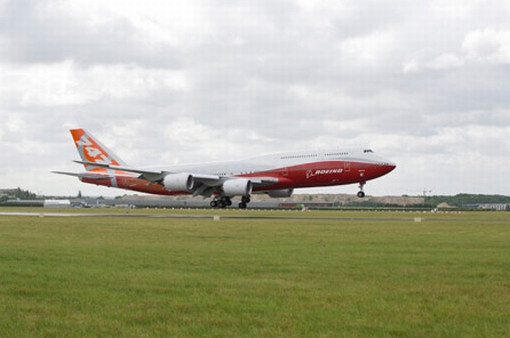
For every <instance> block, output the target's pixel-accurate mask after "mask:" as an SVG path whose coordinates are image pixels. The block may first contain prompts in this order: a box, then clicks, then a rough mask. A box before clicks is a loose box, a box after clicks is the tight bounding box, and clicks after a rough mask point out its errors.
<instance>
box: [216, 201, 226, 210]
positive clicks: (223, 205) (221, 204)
mask: <svg viewBox="0 0 510 338" xmlns="http://www.w3.org/2000/svg"><path fill="white" fill-rule="evenodd" d="M226 206H227V203H225V202H223V201H221V200H220V201H218V208H220V209H223V208H225V207H226Z"/></svg>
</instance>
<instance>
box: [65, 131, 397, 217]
mask: <svg viewBox="0 0 510 338" xmlns="http://www.w3.org/2000/svg"><path fill="white" fill-rule="evenodd" d="M71 135H72V136H73V140H74V143H75V145H76V148H77V150H78V153H79V155H80V158H81V160H79V161H75V162H77V163H80V164H83V165H84V167H85V171H84V172H81V173H69V172H62V171H55V173H57V174H65V175H71V176H76V177H78V178H79V179H80V180H81V181H82V182H84V183H90V184H96V185H102V186H106V187H116V188H121V189H127V190H133V191H138V192H144V193H149V194H159V195H180V194H189V195H193V196H203V197H204V198H207V197H213V199H212V201H211V203H210V204H211V207H214V208H216V207H218V208H225V207H227V206H230V205H232V198H233V197H236V196H240V197H241V201H240V202H239V204H238V206H239V208H246V207H247V204H248V203H249V202H250V197H251V194H254V193H266V194H268V195H269V196H271V197H290V196H291V195H292V193H293V192H294V189H297V188H311V187H327V186H336V185H344V184H354V183H357V184H359V188H360V190H359V191H358V197H360V198H361V197H364V196H365V193H364V191H363V187H364V185H365V184H366V182H367V181H369V180H373V179H375V178H378V177H381V176H383V175H386V174H387V173H389V172H391V171H392V170H393V169H395V167H396V165H395V163H393V162H392V161H389V160H387V159H384V158H382V157H379V156H377V155H375V154H374V152H373V151H372V150H370V149H360V150H352V151H339V150H338V149H333V150H331V149H330V150H320V151H319V150H316V151H298V152H292V153H278V154H272V155H263V156H256V157H251V158H248V159H244V160H239V161H229V162H216V163H197V164H188V165H172V166H168V167H164V168H137V167H131V166H128V165H127V164H125V163H124V162H123V161H122V160H121V159H120V158H119V157H118V156H117V155H115V154H114V153H113V152H112V151H111V150H109V149H108V148H107V147H106V146H104V145H103V144H102V143H101V142H99V140H98V139H96V138H95V137H93V136H92V135H91V134H90V133H88V132H87V131H85V130H84V129H72V130H71ZM218 173H229V174H218Z"/></svg>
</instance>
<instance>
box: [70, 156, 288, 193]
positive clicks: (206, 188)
mask: <svg viewBox="0 0 510 338" xmlns="http://www.w3.org/2000/svg"><path fill="white" fill-rule="evenodd" d="M74 162H76V163H80V164H84V165H86V166H91V167H98V168H106V169H111V170H118V171H124V172H130V173H135V174H138V178H139V179H143V180H146V181H148V182H149V184H161V185H163V186H164V187H165V188H166V189H168V190H170V191H171V190H177V191H186V192H188V193H191V194H193V196H203V197H209V196H211V195H212V194H214V193H215V192H217V191H218V190H219V189H222V190H223V192H224V193H225V194H226V195H228V196H236V195H249V194H250V193H251V191H252V188H253V186H268V185H273V184H277V183H278V178H274V177H249V178H244V177H236V176H219V175H209V174H197V173H187V172H172V171H154V170H145V169H139V168H133V167H128V166H118V165H112V164H107V163H98V162H88V161H74Z"/></svg>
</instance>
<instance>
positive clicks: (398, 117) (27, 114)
mask: <svg viewBox="0 0 510 338" xmlns="http://www.w3.org/2000/svg"><path fill="white" fill-rule="evenodd" d="M509 17H510V2H509V1H507V0H483V1H482V0H448V1H441V0H423V1H422V0H420V1H404V0H393V1H381V0H365V1H358V0H323V1H312V0H271V1H269V0H260V1H247V0H239V1H219V0H208V1H205V0H187V1H172V0H170V1H168V0H159V1H158V0H144V1H133V0H123V1H104V0H84V1H82V0H0V164H1V165H0V188H16V187H21V188H22V189H27V190H30V191H33V192H35V193H37V194H41V195H76V194H78V191H81V192H82V194H84V195H93V196H97V195H103V196H118V195H123V194H125V193H127V192H126V191H124V190H116V189H111V188H105V187H96V186H92V185H87V184H84V183H81V182H79V181H78V180H77V179H76V178H73V177H68V176H60V175H55V174H52V173H51V171H52V170H61V171H72V172H79V171H81V170H82V167H81V166H80V165H78V164H76V163H73V162H72V160H75V159H78V154H77V152H76V149H75V147H74V145H73V142H72V139H71V136H70V134H69V132H68V130H69V129H70V128H77V127H82V128H85V129H87V130H88V131H90V132H91V133H92V134H93V135H95V136H96V137H97V138H99V139H100V140H101V141H102V142H103V143H104V144H106V145H107V146H108V147H109V148H110V149H112V150H113V151H115V153H117V154H118V155H119V156H120V157H122V158H123V160H124V161H125V162H127V163H129V164H131V165H135V166H150V165H164V164H176V163H190V162H202V161H219V160H233V159H239V158H245V157H251V156H253V155H258V154H266V153H273V152H281V151H293V150H304V149H316V148H319V149H323V148H337V147H338V148H339V149H352V148H371V149H373V150H374V151H375V152H376V153H377V154H378V155H380V156H383V157H386V158H389V159H391V160H393V161H394V162H396V163H397V168H396V169H395V170H394V171H393V172H391V173H390V174H389V175H387V176H385V177H382V178H379V179H377V180H374V181H370V182H368V183H367V185H366V186H365V192H366V193H367V194H368V195H376V196H382V195H396V196H400V195H423V193H424V192H425V193H426V194H428V195H454V194H458V193H477V194H478V193H479V194H503V195H510V180H509V179H508V176H509V175H508V167H509V165H510V158H509V155H510V20H508V18H509ZM357 190H358V188H357V187H356V185H350V186H339V187H333V188H324V189H314V190H313V191H310V190H304V191H302V192H317V193H321V192H322V193H356V192H357Z"/></svg>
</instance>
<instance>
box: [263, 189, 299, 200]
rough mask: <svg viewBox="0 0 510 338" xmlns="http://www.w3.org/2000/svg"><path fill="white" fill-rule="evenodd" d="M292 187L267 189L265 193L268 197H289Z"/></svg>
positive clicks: (292, 190)
mask: <svg viewBox="0 0 510 338" xmlns="http://www.w3.org/2000/svg"><path fill="white" fill-rule="evenodd" d="M293 192H294V189H277V190H269V191H268V192H267V194H268V195H269V197H273V198H279V197H290V196H292V193H293Z"/></svg>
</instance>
